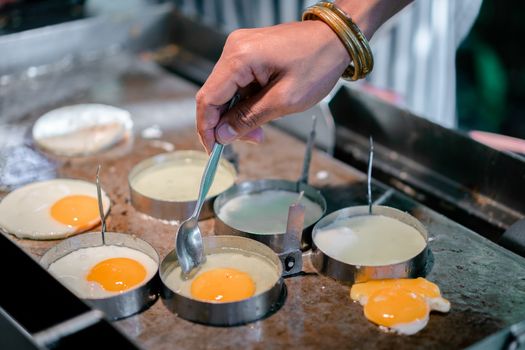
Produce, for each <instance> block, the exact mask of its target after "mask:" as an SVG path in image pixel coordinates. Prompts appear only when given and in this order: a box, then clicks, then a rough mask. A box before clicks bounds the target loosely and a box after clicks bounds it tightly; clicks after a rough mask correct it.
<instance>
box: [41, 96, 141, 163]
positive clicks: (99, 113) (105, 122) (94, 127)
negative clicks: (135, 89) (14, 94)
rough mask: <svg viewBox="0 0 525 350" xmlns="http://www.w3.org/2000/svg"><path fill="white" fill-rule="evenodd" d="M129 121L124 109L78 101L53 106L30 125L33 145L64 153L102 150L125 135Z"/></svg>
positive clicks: (69, 154)
mask: <svg viewBox="0 0 525 350" xmlns="http://www.w3.org/2000/svg"><path fill="white" fill-rule="evenodd" d="M132 127H133V122H132V120H131V115H130V113H129V112H128V111H126V110H123V109H121V108H117V107H113V106H108V105H103V104H95V103H92V104H79V105H72V106H65V107H60V108H57V109H54V110H52V111H49V112H47V113H46V114H44V115H43V116H41V117H40V118H39V119H38V120H37V122H36V123H35V125H34V126H33V140H34V141H35V144H36V145H38V146H39V147H40V148H43V149H44V150H46V151H49V152H51V153H54V154H57V155H64V156H86V155H91V154H95V153H98V152H100V151H103V150H105V149H107V148H109V147H111V146H113V145H116V144H117V143H119V142H120V141H121V140H123V139H125V138H126V137H128V134H129V133H130V130H131V128H132Z"/></svg>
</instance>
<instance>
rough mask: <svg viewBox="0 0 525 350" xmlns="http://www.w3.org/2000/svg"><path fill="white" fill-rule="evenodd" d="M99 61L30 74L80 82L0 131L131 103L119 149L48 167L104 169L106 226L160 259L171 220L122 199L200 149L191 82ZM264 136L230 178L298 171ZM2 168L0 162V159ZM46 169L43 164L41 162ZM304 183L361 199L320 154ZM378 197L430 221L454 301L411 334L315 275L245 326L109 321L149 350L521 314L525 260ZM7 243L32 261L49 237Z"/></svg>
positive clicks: (281, 146) (343, 199)
mask: <svg viewBox="0 0 525 350" xmlns="http://www.w3.org/2000/svg"><path fill="white" fill-rule="evenodd" d="M105 60H106V61H104V62H103V64H101V63H97V64H94V65H93V66H88V67H87V68H86V67H84V70H83V71H81V72H80V74H82V76H80V77H79V76H77V74H76V73H75V72H74V71H72V72H64V73H63V74H61V75H60V76H58V75H57V74H55V75H52V76H50V77H49V78H48V80H46V77H38V79H40V80H39V81H38V82H37V83H38V84H40V86H41V87H46V86H49V84H50V82H52V85H53V86H56V88H55V90H54V91H47V90H46V89H44V88H43V89H42V90H41V91H42V93H43V94H44V95H45V94H53V96H55V97H56V96H57V95H59V93H60V91H57V89H58V90H60V89H62V87H63V86H64V85H67V84H68V82H71V81H73V82H76V83H77V84H72V85H70V88H71V92H70V94H69V95H68V94H66V92H64V96H62V97H60V98H58V99H56V100H54V99H52V98H51V97H49V101H50V102H49V104H48V105H47V106H46V107H35V108H34V109H33V110H32V112H31V113H29V114H24V116H25V117H24V118H23V119H20V120H18V121H17V122H16V123H13V124H11V125H9V126H6V125H0V131H2V129H3V131H4V132H5V130H7V129H8V127H9V128H11V129H12V128H18V129H22V130H23V128H24V127H27V126H30V125H31V123H32V122H33V121H34V119H35V118H36V117H37V116H38V115H39V114H40V113H42V112H44V111H47V110H49V109H51V108H55V107H57V106H61V105H66V104H71V103H80V102H102V103H109V104H114V105H117V106H119V107H124V108H126V109H128V110H130V111H131V113H132V115H133V118H134V122H135V133H136V137H135V139H134V141H133V143H132V144H127V145H120V147H118V148H117V149H114V150H112V151H111V152H108V153H106V154H104V155H101V156H99V157H98V159H97V158H96V157H90V158H79V159H71V160H67V161H66V160H63V159H62V160H61V159H56V158H55V159H54V160H52V162H51V163H52V164H56V166H57V173H58V175H59V176H65V177H74V178H81V179H86V180H90V181H93V180H94V178H95V172H96V165H97V164H99V163H100V164H102V175H101V182H102V185H103V188H104V189H105V191H106V192H107V193H108V195H109V196H110V198H111V201H112V208H111V212H110V215H109V220H108V231H116V232H129V233H131V234H135V235H137V236H139V237H141V238H143V239H145V240H146V241H148V242H150V243H151V244H152V245H153V246H154V247H155V248H156V249H157V250H158V252H159V254H160V255H161V258H162V257H164V256H165V255H166V254H167V252H168V251H170V250H171V249H173V245H174V242H175V237H174V235H175V232H176V226H174V225H171V224H169V223H166V222H161V221H160V220H156V219H152V218H148V217H146V216H144V215H142V214H140V213H137V212H136V211H135V210H134V209H133V208H132V207H131V206H130V204H129V191H128V185H127V174H128V172H129V171H130V169H131V168H132V167H133V166H134V165H135V164H137V163H138V162H139V161H141V160H142V159H145V158H147V157H150V156H152V155H154V154H158V153H161V152H165V151H166V150H171V149H200V145H199V143H198V141H197V138H196V136H195V131H194V125H193V117H194V105H193V101H192V97H193V95H194V93H195V91H196V88H195V87H193V86H191V85H190V84H188V83H185V82H184V81H182V80H180V79H178V78H176V77H173V76H170V75H168V74H166V73H164V72H162V71H161V70H159V69H157V68H156V67H154V66H153V65H152V64H150V63H147V62H138V61H135V60H133V59H130V58H129V57H127V56H124V57H118V67H119V69H114V65H115V61H114V60H116V58H108V59H105ZM111 67H113V69H112V68H111ZM86 72H87V73H86ZM88 73H89V74H88ZM66 78H67V80H66ZM35 84H36V83H35ZM38 84H37V85H38ZM4 91H5V90H4ZM8 93H10V92H9V91H8V92H7V94H8ZM45 97H46V96H43V97H42V98H45ZM53 101H55V102H53ZM28 103H31V102H30V101H29V102H28ZM3 108H4V109H6V108H7V109H8V108H9V106H8V105H7V106H6V105H4V107H3ZM154 124H159V125H161V126H162V127H161V129H162V131H163V135H162V136H161V137H160V138H159V139H146V138H143V137H141V130H143V129H144V128H147V127H150V126H152V125H154ZM151 130H152V129H150V131H151ZM266 132H267V134H266V136H267V138H266V140H265V142H264V144H263V145H261V146H253V145H247V144H240V143H239V144H236V145H235V147H234V148H235V151H236V152H237V153H238V160H239V165H240V167H239V181H242V180H246V179H261V178H277V177H279V178H285V179H290V180H294V179H296V178H297V177H298V176H299V173H300V170H301V161H302V156H303V150H304V144H303V143H301V142H299V141H297V140H295V139H293V138H291V137H289V136H286V135H284V134H283V133H281V132H278V131H276V130H274V129H271V128H267V129H266ZM10 134H11V135H14V133H10ZM152 134H155V133H154V132H150V136H151V135H152ZM3 135H6V134H5V133H3ZM19 135H20V140H15V139H13V140H11V142H10V143H9V146H10V147H11V148H9V152H10V153H9V154H14V155H16V154H17V153H16V150H17V149H20V147H22V146H23V145H24V143H25V144H26V145H27V144H28V138H27V136H25V135H27V133H24V132H23V131H22V132H20V133H19ZM4 140H5V139H4ZM5 145H6V144H4V145H3V147H4V150H6V149H7V148H6V146H5ZM5 164H6V162H1V163H0V166H3V167H5ZM33 165H34V164H33ZM45 169H46V170H47V171H49V164H48V163H46V164H45ZM0 170H2V171H5V168H4V169H0ZM29 175H31V174H27V173H26V174H25V176H29ZM311 181H312V184H313V185H315V186H318V187H323V188H324V192H325V194H326V195H327V197H328V202H329V211H333V210H335V209H338V208H341V207H343V206H348V205H354V204H365V197H364V195H365V193H366V191H365V187H364V184H363V175H362V174H361V173H359V172H357V171H355V170H353V169H352V168H349V167H348V166H346V165H344V164H341V163H340V162H337V161H335V160H333V159H331V158H330V157H328V156H326V155H324V154H322V153H315V154H314V156H313V160H312V170H311ZM383 192H384V189H383V188H382V187H379V186H378V187H377V188H376V189H375V191H374V193H375V196H376V198H377V197H379V195H380V194H381V193H383ZM4 193H5V192H4ZM383 204H386V205H392V206H395V207H397V208H400V209H402V210H407V211H410V212H411V213H412V214H413V215H415V216H416V217H417V218H419V219H420V220H421V221H422V222H423V224H425V225H427V228H428V231H429V233H430V240H431V241H430V243H429V244H430V247H431V249H432V251H433V255H434V267H433V270H432V272H431V273H430V275H429V276H428V279H429V280H431V281H433V282H435V283H437V284H438V285H439V286H440V287H441V290H442V294H443V296H444V297H445V298H447V299H449V300H450V301H451V303H452V309H451V312H450V313H449V314H445V315H441V314H432V315H431V318H430V322H429V324H428V326H427V327H426V328H425V329H424V330H422V331H421V332H420V333H418V334H416V335H415V336H410V337H406V336H398V335H392V334H385V333H381V332H380V331H379V330H378V329H377V327H375V326H373V325H372V324H370V323H369V322H368V321H366V319H365V318H364V316H363V315H362V308H361V307H360V306H359V305H357V304H354V303H352V302H351V300H350V297H349V288H348V287H347V286H343V285H342V284H339V283H338V282H335V281H333V280H331V279H329V278H327V277H323V276H318V275H315V274H309V275H302V276H296V277H292V278H287V279H286V285H287V288H288V296H287V299H286V302H285V304H284V306H283V307H282V308H281V309H280V310H279V311H278V312H277V313H275V314H273V315H272V316H270V317H268V318H267V319H264V320H261V321H258V322H255V323H252V324H248V325H245V326H239V327H233V328H220V327H208V326H204V325H199V324H193V323H191V322H188V321H185V320H182V319H180V318H178V317H177V316H175V315H173V314H171V313H170V312H169V311H168V310H167V309H166V308H165V307H164V305H163V304H162V302H161V301H158V302H157V303H155V305H153V307H151V308H150V309H149V310H147V311H146V312H144V313H142V314H140V315H136V316H133V317H131V318H128V319H126V320H122V321H118V322H117V323H116V325H117V327H118V328H120V329H121V330H122V331H123V332H125V333H126V334H128V335H130V336H131V337H132V338H134V339H136V340H137V341H138V342H139V344H141V345H142V346H144V347H145V348H152V349H171V348H173V347H176V348H181V349H198V348H206V347H208V348H217V347H230V348H234V347H236V348H268V347H285V346H293V347H305V348H308V347H321V346H323V347H326V348H341V347H348V348H350V347H351V348H384V349H390V348H395V347H401V348H422V347H424V348H439V349H441V348H458V347H464V346H467V345H469V344H472V343H473V342H475V341H477V340H479V339H482V338H484V337H485V336H487V335H489V334H490V333H492V332H494V331H496V330H498V329H501V328H503V327H504V326H506V325H509V324H510V323H512V322H516V321H519V320H520V319H523V318H525V259H522V258H520V257H518V256H516V255H513V254H511V253H508V252H506V251H505V250H503V249H502V248H500V247H498V246H496V245H494V244H493V243H491V242H489V241H487V240H485V239H483V238H481V237H480V236H478V235H476V234H475V233H473V232H472V231H469V230H467V229H465V228H463V227H461V226H459V225H457V224H455V223H454V222H452V221H450V220H448V219H446V218H445V217H443V216H441V215H439V214H437V213H435V212H432V211H430V210H428V209H426V208H424V207H421V206H419V205H418V204H417V203H414V202H412V201H410V200H407V199H405V198H403V197H401V196H399V195H393V196H391V197H389V198H387V199H386V202H384V203H383ZM213 223H214V221H213V219H210V220H206V221H203V222H201V228H202V231H203V232H205V233H206V234H210V233H212V232H213ZM12 239H13V240H15V241H16V242H17V243H18V244H19V245H20V246H22V247H23V248H24V249H25V250H26V251H28V252H29V253H31V254H32V255H33V256H34V257H37V258H38V257H40V256H42V255H43V253H44V252H45V251H46V250H47V249H49V248H50V247H52V246H53V245H54V244H56V242H53V241H48V242H37V241H28V240H18V239H15V238H12Z"/></svg>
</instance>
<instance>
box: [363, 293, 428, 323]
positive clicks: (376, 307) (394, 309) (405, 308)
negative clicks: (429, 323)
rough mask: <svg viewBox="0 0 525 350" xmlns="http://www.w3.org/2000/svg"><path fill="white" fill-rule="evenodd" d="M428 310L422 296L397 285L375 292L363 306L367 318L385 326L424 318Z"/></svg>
mask: <svg viewBox="0 0 525 350" xmlns="http://www.w3.org/2000/svg"><path fill="white" fill-rule="evenodd" d="M429 312H430V309H429V306H428V304H427V303H426V301H425V299H424V298H423V297H421V296H420V295H419V294H416V293H414V292H412V291H410V290H408V289H404V288H399V287H394V288H388V289H381V290H379V291H377V292H375V293H374V294H373V295H372V296H371V297H370V299H369V300H368V302H367V303H366V305H365V307H364V313H365V317H366V318H367V319H369V320H370V321H372V322H374V323H375V324H378V325H381V326H385V327H393V326H397V325H399V324H407V323H411V322H414V321H418V320H424V319H426V318H427V317H428V314H429Z"/></svg>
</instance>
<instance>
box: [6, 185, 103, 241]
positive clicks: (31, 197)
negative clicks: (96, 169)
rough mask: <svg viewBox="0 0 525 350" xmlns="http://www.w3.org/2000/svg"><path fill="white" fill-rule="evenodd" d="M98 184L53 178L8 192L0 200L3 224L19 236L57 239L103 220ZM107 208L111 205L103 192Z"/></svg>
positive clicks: (84, 229) (88, 227) (83, 229)
mask: <svg viewBox="0 0 525 350" xmlns="http://www.w3.org/2000/svg"><path fill="white" fill-rule="evenodd" d="M97 203H98V202H97V189H96V186H95V184H92V183H90V182H86V181H82V180H73V179H54V180H48V181H41V182H35V183H32V184H29V185H26V186H24V187H21V188H18V189H16V190H14V191H13V192H11V193H9V194H8V195H7V196H5V197H4V199H3V200H2V201H1V202H0V227H2V229H4V230H5V231H7V232H9V233H11V234H13V235H15V236H17V237H19V238H30V239H57V238H64V237H67V236H70V235H73V234H75V233H80V232H84V231H87V230H89V229H90V228H92V227H94V226H96V225H98V224H99V223H100V217H99V211H98V204H97ZM102 203H103V207H104V212H105V213H107V212H108V210H109V206H110V201H109V198H108V196H107V195H106V194H105V193H104V192H102Z"/></svg>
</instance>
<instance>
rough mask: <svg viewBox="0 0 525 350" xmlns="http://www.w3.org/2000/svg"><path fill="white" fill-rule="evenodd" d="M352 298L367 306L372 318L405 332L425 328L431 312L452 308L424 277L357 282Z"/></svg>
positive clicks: (437, 288)
mask: <svg viewBox="0 0 525 350" xmlns="http://www.w3.org/2000/svg"><path fill="white" fill-rule="evenodd" d="M350 297H351V298H352V300H355V301H359V303H361V305H364V308H363V311H364V314H365V317H366V318H367V319H368V320H369V321H371V322H373V323H375V324H378V325H380V326H384V327H388V328H391V329H394V330H395V331H396V332H398V333H402V334H414V333H416V332H418V331H419V330H421V329H423V328H424V327H425V326H426V324H427V322H428V317H429V314H430V311H432V310H436V311H440V312H448V311H449V310H450V302H449V301H448V300H446V299H444V298H442V297H441V292H440V290H439V287H438V286H437V285H436V284H434V283H432V282H429V281H427V280H426V279H424V278H421V277H419V278H414V279H409V278H404V279H389V280H373V281H368V282H364V283H357V284H354V285H353V286H352V289H351V290H350Z"/></svg>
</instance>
